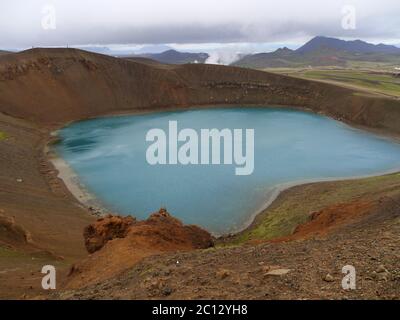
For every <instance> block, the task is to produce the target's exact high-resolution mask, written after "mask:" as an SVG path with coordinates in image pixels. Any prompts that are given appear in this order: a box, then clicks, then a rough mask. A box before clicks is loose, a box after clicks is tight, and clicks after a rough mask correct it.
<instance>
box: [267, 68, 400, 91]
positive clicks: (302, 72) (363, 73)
mask: <svg viewBox="0 0 400 320" xmlns="http://www.w3.org/2000/svg"><path fill="white" fill-rule="evenodd" d="M266 71H269V72H275V73H280V74H286V75H290V76H293V77H299V78H303V79H310V80H322V81H327V82H331V83H334V84H339V85H344V86H348V87H355V88H359V89H363V90H368V91H370V92H372V93H380V94H385V95H390V96H394V97H400V76H399V77H395V76H394V75H393V73H390V72H377V71H370V70H350V69H328V68H326V69H296V68H293V69H288V68H286V69H283V68H282V69H267V70H266Z"/></svg>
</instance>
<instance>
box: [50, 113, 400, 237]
mask: <svg viewBox="0 0 400 320" xmlns="http://www.w3.org/2000/svg"><path fill="white" fill-rule="evenodd" d="M172 120H176V121H177V122H178V127H179V129H184V128H193V129H196V130H200V129H202V128H209V129H212V128H217V129H223V128H230V129H240V128H242V129H254V131H255V164H254V172H253V174H252V175H248V176H237V175H235V173H234V172H235V170H234V168H235V167H236V165H235V164H232V165H187V166H183V165H156V166H151V165H149V164H148V163H147V161H146V150H147V148H148V146H149V145H150V144H151V143H150V142H146V140H145V137H146V133H147V131H148V130H150V129H152V128H162V129H164V130H165V131H168V121H172ZM59 136H60V138H61V142H60V143H59V144H57V146H56V151H57V153H59V154H60V155H61V156H62V157H63V158H64V160H66V162H67V163H68V164H69V165H70V166H71V167H72V168H73V169H74V171H75V172H76V173H77V174H78V175H79V177H80V181H81V183H82V184H83V185H84V186H85V187H86V188H87V189H88V190H89V191H91V192H92V193H93V194H95V195H96V196H97V197H98V199H100V200H101V201H102V203H103V205H105V206H106V207H107V208H108V209H109V210H110V211H112V212H118V213H121V214H132V215H134V216H136V217H137V218H140V219H142V218H147V217H148V215H149V214H150V213H152V212H154V211H156V210H158V209H159V208H160V207H166V208H167V209H168V211H169V212H170V213H172V214H173V215H174V216H176V217H178V218H179V219H181V220H182V221H184V222H185V223H190V224H198V225H201V226H203V227H205V228H207V229H208V230H210V231H212V232H214V233H216V234H221V233H227V232H233V231H237V230H238V229H240V228H242V227H243V226H244V225H245V224H246V223H248V222H249V220H250V218H251V217H252V216H253V215H254V213H255V212H257V210H259V209H260V208H262V206H263V204H265V202H266V200H267V198H268V195H271V192H272V191H273V190H274V189H275V190H276V187H277V186H278V185H280V184H283V183H293V182H301V181H304V180H309V179H330V178H344V177H353V176H365V175H372V174H378V173H382V172H386V171H391V170H394V169H397V168H399V167H400V145H399V144H397V143H395V142H392V141H390V140H387V139H384V138H381V137H378V136H375V135H373V134H371V133H367V132H363V131H360V130H357V129H353V128H351V127H349V126H347V125H344V124H343V123H340V122H337V121H334V120H332V119H330V118H327V117H323V116H320V115H316V114H312V113H306V112H300V111H294V110H289V109H275V108H271V109H269V108H268V109H267V108H266V109H260V108H257V109H253V108H239V109H238V108H235V109H209V110H196V111H184V112H168V113H156V114H147V115H137V116H121V117H109V118H100V119H95V120H88V121H82V122H76V123H74V124H72V125H70V126H68V127H66V128H64V129H62V130H60V132H59Z"/></svg>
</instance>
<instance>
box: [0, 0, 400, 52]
mask: <svg viewBox="0 0 400 320" xmlns="http://www.w3.org/2000/svg"><path fill="white" fill-rule="evenodd" d="M49 5H50V6H51V7H50V9H49V7H48V6H49ZM345 5H352V6H354V8H355V9H356V28H355V29H350V30H346V29H344V28H343V27H342V18H343V13H342V9H343V6H345ZM51 8H54V10H55V11H54V13H55V20H54V19H53V18H52V17H53V16H51V17H50V18H49V14H50V15H52V9H51ZM49 19H50V20H49ZM43 21H44V25H45V26H47V27H46V28H47V29H45V28H43ZM49 21H50V22H49ZM53 21H54V22H55V25H54V24H52V23H53ZM49 25H50V26H51V27H50V28H48V27H49ZM53 26H55V29H53V28H52V27H53ZM315 35H327V36H335V37H340V38H361V39H364V40H369V41H373V42H388V43H397V44H399V43H400V0H379V1H377V0H348V1H346V0H344V1H342V0H330V1H322V0H301V1H295V0H292V1H289V0H278V1H268V0H194V1H192V0H180V1H178V0H144V1H141V0H130V1H129V0H109V1H107V0H53V1H50V0H48V1H42V0H29V1H27V0H0V47H1V48H27V47H31V46H64V45H67V44H68V45H84V44H100V45H108V44H131V45H133V47H134V45H135V44H159V43H167V44H171V43H172V44H176V47H185V46H188V47H190V46H192V48H202V47H207V46H210V44H221V45H225V44H228V43H229V45H232V44H234V45H235V44H236V45H237V46H239V47H240V45H241V44H247V45H248V44H249V43H250V44H251V43H253V44H255V46H256V47H257V46H258V45H262V44H263V43H279V44H285V43H288V44H296V43H301V42H303V41H305V40H308V39H309V38H311V37H312V36H315Z"/></svg>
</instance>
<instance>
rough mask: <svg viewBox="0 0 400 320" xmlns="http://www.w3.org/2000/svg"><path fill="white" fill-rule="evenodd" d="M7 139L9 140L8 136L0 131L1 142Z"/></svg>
mask: <svg viewBox="0 0 400 320" xmlns="http://www.w3.org/2000/svg"><path fill="white" fill-rule="evenodd" d="M5 138H7V135H6V134H5V133H4V132H2V131H0V141H1V140H4V139H5Z"/></svg>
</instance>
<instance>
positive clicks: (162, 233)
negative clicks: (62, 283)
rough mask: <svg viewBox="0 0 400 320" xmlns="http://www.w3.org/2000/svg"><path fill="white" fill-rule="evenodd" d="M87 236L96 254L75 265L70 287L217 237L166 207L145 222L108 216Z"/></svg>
mask: <svg viewBox="0 0 400 320" xmlns="http://www.w3.org/2000/svg"><path fill="white" fill-rule="evenodd" d="M84 237H85V244H86V248H87V250H88V251H89V253H92V254H91V255H89V257H87V258H86V259H85V260H84V261H82V262H81V263H79V264H77V265H74V266H73V267H72V269H71V272H70V275H69V277H68V279H67V283H66V287H67V288H78V287H84V286H87V285H89V284H92V283H95V282H98V281H101V280H105V279H108V278H111V277H113V276H115V275H117V274H119V273H121V272H122V271H124V270H126V269H128V268H131V267H132V266H134V265H135V264H136V263H138V262H139V261H141V260H142V259H143V258H145V257H149V256H152V255H156V254H160V253H164V252H174V251H191V250H194V249H203V248H209V247H212V246H213V238H212V236H211V235H210V234H209V233H208V232H207V231H205V230H203V229H201V228H199V227H197V226H185V225H184V224H183V223H182V222H181V221H179V220H178V219H176V218H174V217H172V216H171V215H170V214H169V213H168V212H167V211H166V210H165V209H160V210H159V211H158V212H156V213H153V214H152V215H150V217H149V218H148V219H147V220H144V221H136V220H135V219H134V218H132V217H125V218H124V217H119V216H107V217H105V218H102V219H99V220H98V221H97V222H95V223H93V224H91V225H90V226H88V227H86V228H85V232H84Z"/></svg>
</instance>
